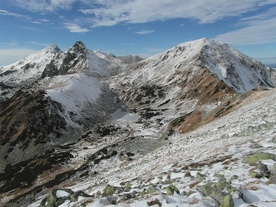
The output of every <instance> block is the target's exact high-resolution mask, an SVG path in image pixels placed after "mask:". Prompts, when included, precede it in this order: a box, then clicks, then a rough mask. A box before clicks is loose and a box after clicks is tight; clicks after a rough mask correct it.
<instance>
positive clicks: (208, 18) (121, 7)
mask: <svg viewBox="0 0 276 207" xmlns="http://www.w3.org/2000/svg"><path fill="white" fill-rule="evenodd" d="M94 3H95V4H96V5H97V6H95V5H92V4H91V3H90V8H88V9H81V10H80V12H82V13H83V14H85V15H88V16H91V17H92V19H93V21H92V23H93V25H94V26H106V25H107V22H108V25H111V23H110V22H112V25H115V24H118V23H124V22H126V23H147V22H152V21H159V20H161V21H162V20H168V19H175V18H187V19H194V20H197V21H198V22H200V23H213V22H216V21H218V20H221V19H223V18H226V17H234V16H240V15H241V14H244V13H247V12H248V11H254V10H257V9H258V8H259V7H261V6H264V5H269V4H271V5H272V4H276V1H275V0H243V1H240V0H239V1H238V0H232V1H229V0H206V1H202V0H194V1H190V0H151V1H147V2H145V1H144V0H133V1H126V0H114V1H111V0H109V1H108V0H95V1H94Z"/></svg>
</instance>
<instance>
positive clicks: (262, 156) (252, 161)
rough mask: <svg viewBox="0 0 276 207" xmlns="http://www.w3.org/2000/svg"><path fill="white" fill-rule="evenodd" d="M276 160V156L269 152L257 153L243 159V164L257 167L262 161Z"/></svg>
mask: <svg viewBox="0 0 276 207" xmlns="http://www.w3.org/2000/svg"><path fill="white" fill-rule="evenodd" d="M270 159H271V160H276V155H274V154H271V153H267V152H256V153H254V154H251V155H247V156H245V157H244V158H243V160H242V162H243V163H248V164H249V165H253V166H256V165H257V164H258V162H259V161H261V160H270Z"/></svg>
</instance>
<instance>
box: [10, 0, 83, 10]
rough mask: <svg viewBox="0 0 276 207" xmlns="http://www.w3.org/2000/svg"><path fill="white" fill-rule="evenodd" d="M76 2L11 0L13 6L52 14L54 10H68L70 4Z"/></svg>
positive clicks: (63, 0)
mask: <svg viewBox="0 0 276 207" xmlns="http://www.w3.org/2000/svg"><path fill="white" fill-rule="evenodd" d="M77 1H78V0H27V1H26V0H12V2H13V3H14V5H15V6H19V7H22V8H24V9H26V10H29V11H33V12H54V11H56V10H59V9H62V10H70V9H71V8H72V4H73V3H75V2H77Z"/></svg>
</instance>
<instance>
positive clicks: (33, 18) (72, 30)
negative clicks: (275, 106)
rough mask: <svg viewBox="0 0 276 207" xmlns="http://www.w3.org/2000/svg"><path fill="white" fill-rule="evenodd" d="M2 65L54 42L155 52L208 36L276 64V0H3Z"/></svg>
mask: <svg viewBox="0 0 276 207" xmlns="http://www.w3.org/2000/svg"><path fill="white" fill-rule="evenodd" d="M0 25H1V29H0V65H7V64H10V63H13V62H15V61H17V60H19V59H21V58H23V57H25V56H27V55H29V54H31V53H33V52H36V51H38V50H41V49H43V48H45V47H47V46H48V45H51V44H57V45H58V46H59V47H60V48H61V49H62V50H66V49H67V48H68V47H70V46H72V45H73V44H74V43H75V42H76V41H78V40H80V41H83V42H84V44H85V45H86V46H87V47H88V48H89V49H92V50H95V49H100V50H102V51H104V52H111V53H113V54H115V55H127V54H138V55H140V56H142V57H148V56H151V55H153V54H156V53H159V52H162V51H164V50H166V49H169V48H171V47H173V46H175V45H177V44H180V43H182V42H186V41H190V40H195V39H199V38H203V37H207V38H211V39H216V40H219V41H223V42H226V43H228V44H229V45H231V46H232V47H234V48H236V49H238V50H240V51H242V52H243V53H245V54H246V55H248V56H251V57H253V58H255V59H258V60H260V61H261V62H263V63H265V64H273V65H275V66H276V0H242V1H241V0H231V1H229V0H204V1H203V0H148V1H145V0H0Z"/></svg>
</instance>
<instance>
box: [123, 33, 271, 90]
mask: <svg viewBox="0 0 276 207" xmlns="http://www.w3.org/2000/svg"><path fill="white" fill-rule="evenodd" d="M203 67H205V68H208V70H210V71H211V72H212V73H213V74H214V75H215V76H217V78H218V79H219V80H223V81H224V82H225V83H226V84H227V85H228V86H229V87H231V88H233V89H235V90H236V91H237V92H239V93H244V92H247V91H249V90H252V89H254V88H257V87H259V86H266V87H272V86H273V84H272V81H271V79H270V77H269V72H268V70H267V68H266V67H265V66H264V65H263V64H261V63H260V62H257V61H255V60H253V59H251V58H249V57H248V56H246V55H244V54H242V53H241V52H239V51H237V50H235V49H233V48H231V47H229V46H228V45H227V44H224V43H221V42H217V41H214V40H209V39H206V38H204V39H199V40H195V41H191V42H186V43H182V44H180V45H178V46H176V47H174V48H171V49H170V50H168V51H166V52H162V53H160V54H157V55H155V56H152V57H150V58H148V59H146V60H144V61H141V62H139V63H138V64H136V65H135V66H133V68H128V69H127V71H126V72H125V74H123V75H122V76H125V81H124V82H130V83H133V84H136V85H142V84H145V83H147V82H151V83H154V82H157V83H158V84H162V85H170V84H172V83H173V82H175V81H178V80H179V78H181V74H182V73H183V72H185V71H190V76H193V75H194V74H196V73H197V72H198V70H199V69H201V68H203ZM138 69H139V70H138ZM129 70H130V71H129Z"/></svg>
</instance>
